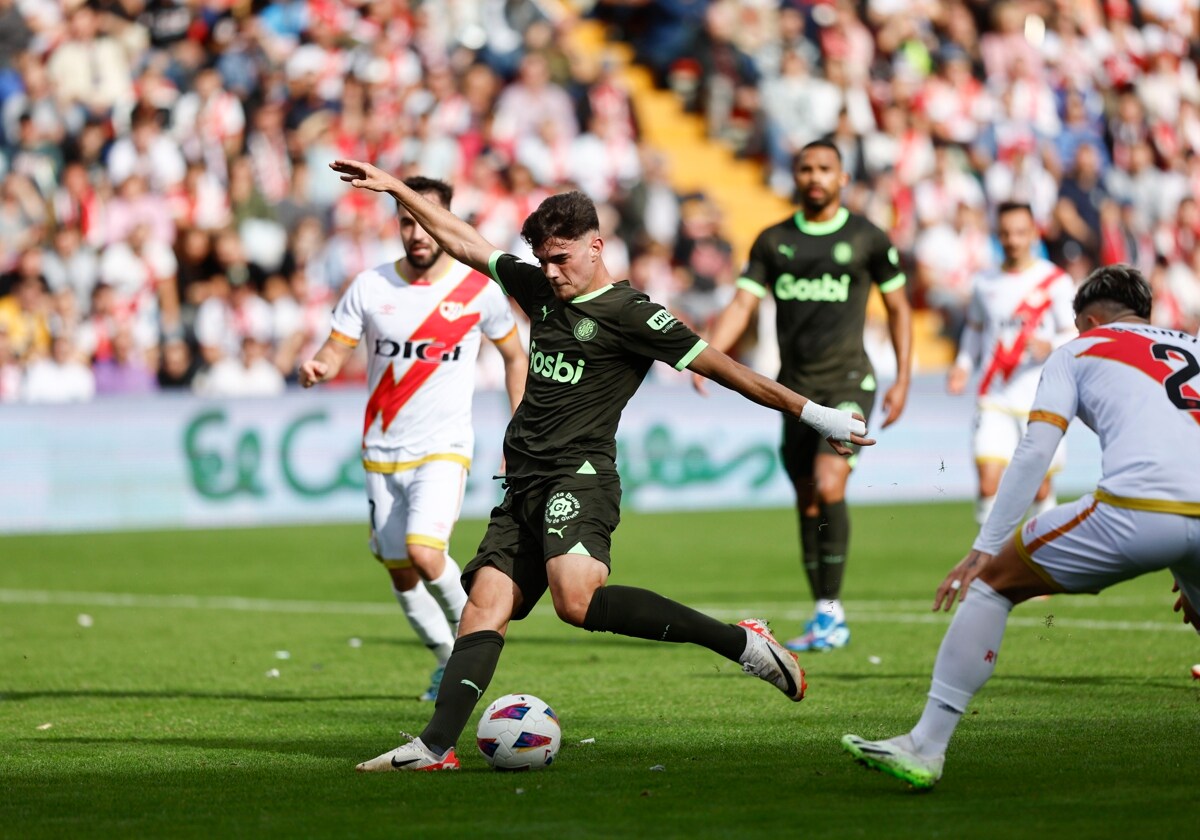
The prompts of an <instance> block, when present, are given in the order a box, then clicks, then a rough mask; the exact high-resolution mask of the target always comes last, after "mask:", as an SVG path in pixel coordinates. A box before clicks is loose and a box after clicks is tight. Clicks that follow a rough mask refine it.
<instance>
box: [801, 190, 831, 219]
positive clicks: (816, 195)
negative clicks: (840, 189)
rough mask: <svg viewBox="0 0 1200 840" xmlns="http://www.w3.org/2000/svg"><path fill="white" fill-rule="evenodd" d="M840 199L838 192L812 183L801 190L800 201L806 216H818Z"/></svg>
mask: <svg viewBox="0 0 1200 840" xmlns="http://www.w3.org/2000/svg"><path fill="white" fill-rule="evenodd" d="M837 200H838V193H837V192H836V191H835V190H829V189H826V188H825V187H823V186H821V185H820V184H810V185H808V186H807V187H806V188H804V189H803V190H801V192H800V203H801V204H802V205H803V206H804V214H805V215H806V216H818V215H820V214H821V213H822V212H824V210H825V209H826V208H827V207H829V205H831V204H833V203H834V202H836V201H837Z"/></svg>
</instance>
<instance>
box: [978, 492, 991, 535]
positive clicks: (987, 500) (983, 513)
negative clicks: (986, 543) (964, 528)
mask: <svg viewBox="0 0 1200 840" xmlns="http://www.w3.org/2000/svg"><path fill="white" fill-rule="evenodd" d="M995 506H996V497H995V496H980V497H979V498H978V499H976V500H975V524H976V525H978V526H979V527H981V528H982V527H983V523H985V522H987V518H988V514H990V513H991V512H992V508H994V507H995Z"/></svg>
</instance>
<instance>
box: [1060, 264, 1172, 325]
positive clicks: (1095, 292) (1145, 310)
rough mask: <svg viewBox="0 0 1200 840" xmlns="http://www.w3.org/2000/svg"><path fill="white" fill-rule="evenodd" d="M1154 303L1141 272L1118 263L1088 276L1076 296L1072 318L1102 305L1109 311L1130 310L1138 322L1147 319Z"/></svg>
mask: <svg viewBox="0 0 1200 840" xmlns="http://www.w3.org/2000/svg"><path fill="white" fill-rule="evenodd" d="M1153 301H1154V293H1153V292H1152V291H1151V290H1150V284H1149V283H1147V282H1146V278H1145V277H1143V276H1142V272H1140V271H1138V270H1137V269H1136V268H1134V267H1133V266H1131V265H1125V264H1124V263H1118V264H1117V265H1106V266H1104V267H1102V268H1097V269H1096V270H1095V271H1093V272H1092V273H1091V274H1089V275H1088V276H1087V279H1086V280H1084V281H1083V285H1082V286H1080V287H1079V291H1077V292H1076V293H1075V314H1076V315H1078V314H1079V313H1081V312H1082V311H1083V310H1085V309H1087V308H1088V307H1089V306H1092V305H1093V304H1102V305H1105V306H1107V307H1109V308H1110V309H1124V310H1129V311H1131V312H1133V314H1134V315H1137V316H1138V317H1139V318H1147V319H1148V318H1149V317H1150V306H1151V304H1152V303H1153Z"/></svg>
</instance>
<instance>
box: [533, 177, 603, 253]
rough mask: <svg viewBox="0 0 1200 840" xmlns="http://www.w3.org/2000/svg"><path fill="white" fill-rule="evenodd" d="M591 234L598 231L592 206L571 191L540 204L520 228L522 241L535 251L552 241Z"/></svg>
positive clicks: (592, 203) (598, 220)
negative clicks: (590, 232)
mask: <svg viewBox="0 0 1200 840" xmlns="http://www.w3.org/2000/svg"><path fill="white" fill-rule="evenodd" d="M593 230H600V218H599V216H597V215H596V205H595V203H594V202H593V201H592V200H591V199H590V198H588V197H587V196H586V195H584V194H583V193H581V192H580V191H579V190H572V191H571V192H565V193H559V194H558V195H552V196H550V197H549V198H547V199H546V200H545V201H543V202H542V203H541V204H539V205H538V209H536V210H534V211H533V212H532V213H530V214H529V218H527V219H526V220H525V224H523V225H521V238H522V239H524V240H525V241H526V242H528V243H529V247H530V248H533V249H535V250H536V249H538V248H541V247H542V246H543V245H545V244H546V243H547V242H548V241H550V240H551V239H561V240H564V241H569V240H573V239H579V238H580V237H581V236H583V235H584V234H585V233H588V232H589V231H593Z"/></svg>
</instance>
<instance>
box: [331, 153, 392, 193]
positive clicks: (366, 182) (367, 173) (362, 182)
mask: <svg viewBox="0 0 1200 840" xmlns="http://www.w3.org/2000/svg"><path fill="white" fill-rule="evenodd" d="M329 168H330V169H332V170H333V171H334V172H337V173H338V174H340V175H341V177H342V180H343V181H345V182H346V183H347V184H349V185H350V186H352V187H357V188H358V189H362V190H374V191H375V192H387V191H388V190H389V189H391V188H392V185H393V184H394V183H395V182H396V179H395V178H393V177H392V176H391V175H389V174H387V173H386V172H384V171H383V170H382V169H380V168H379V167H377V166H372V165H371V164H369V163H364V162H363V161H361V160H342V159H338V160H335V161H334V162H333V163H331V164H329Z"/></svg>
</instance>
